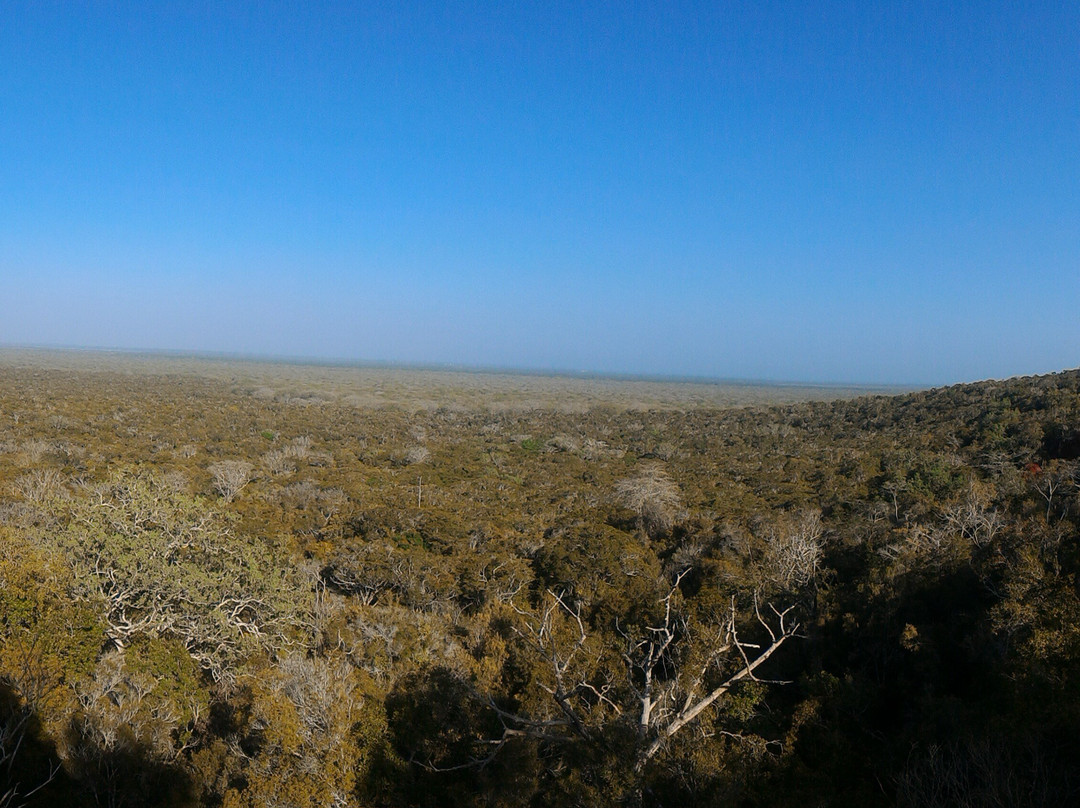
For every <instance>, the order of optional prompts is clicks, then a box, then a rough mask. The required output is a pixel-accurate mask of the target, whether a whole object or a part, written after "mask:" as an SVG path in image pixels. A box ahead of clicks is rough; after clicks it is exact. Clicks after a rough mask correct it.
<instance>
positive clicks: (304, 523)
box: [0, 352, 1080, 808]
mask: <svg viewBox="0 0 1080 808" xmlns="http://www.w3.org/2000/svg"><path fill="white" fill-rule="evenodd" d="M860 392H863V393H865V391H851V390H847V391H841V390H834V391H823V390H819V389H813V388H805V389H800V388H750V387H738V386H729V387H721V386H712V385H706V384H687V385H676V384H668V385H664V384H660V383H636V382H612V381H604V380H566V379H554V378H551V379H549V378H545V377H523V378H518V379H515V378H514V377H510V376H500V375H497V374H452V373H448V372H444V371H439V372H428V373H424V372H418V371H413V372H406V371H392V370H390V369H385V368H384V369H368V370H364V371H360V370H356V369H346V368H315V367H308V368H303V367H300V368H288V367H286V366H283V365H257V364H244V363H227V362H202V363H200V362H193V361H189V360H179V359H176V360H164V359H152V360H135V359H130V358H124V357H113V358H111V359H110V358H107V357H106V358H102V357H100V356H98V357H94V356H91V357H89V358H87V357H82V358H80V357H77V356H75V355H71V356H68V355H64V354H35V353H32V352H8V353H6V354H5V355H4V356H3V357H2V361H0V808H7V807H8V806H20V805H29V806H53V805H57V806H59V805H65V806H66V805H100V806H141V805H153V806H159V805H160V806H223V807H224V806H228V807H229V808H232V807H233V806H298V807H299V806H387V807H388V808H390V807H392V806H411V805H421V806H443V805H446V806H450V805H470V804H476V805H488V806H491V805H496V806H497V805H507V806H510V805H515V806H516V805H534V806H573V805H630V806H660V805H678V806H694V805H741V806H807V805H820V806H826V805H828V806H893V805H899V806H911V807H913V808H914V807H915V806H926V807H927V808H929V807H930V806H946V805H958V806H968V805H970V806H976V805H979V806H990V805H994V806H996V805H1001V806H1063V805H1070V804H1077V802H1078V801H1080V776H1078V775H1077V774H1076V766H1075V762H1076V761H1077V760H1080V578H1078V573H1080V541H1078V537H1080V372H1077V371H1072V372H1067V373H1062V374H1057V375H1052V376H1043V377H1030V378H1018V379H1011V380H1008V381H1000V382H982V383H978V384H968V385H960V386H955V387H948V388H942V389H937V390H930V391H921V392H914V393H905V394H896V395H889V396H885V395H866V394H864V395H858V393H860Z"/></svg>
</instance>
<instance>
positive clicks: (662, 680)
mask: <svg viewBox="0 0 1080 808" xmlns="http://www.w3.org/2000/svg"><path fill="white" fill-rule="evenodd" d="M685 575H686V572H684V573H682V574H680V575H679V576H677V577H676V580H675V582H674V584H673V585H672V587H671V589H670V590H669V591H668V593H667V594H666V595H665V596H664V597H663V598H661V600H660V601H659V604H658V605H659V606H660V607H661V612H662V613H661V615H660V617H659V619H658V620H657V621H656V623H655V624H654V625H646V626H645V627H644V628H641V629H638V630H630V629H623V628H620V629H619V633H620V634H621V636H622V637H623V640H624V648H623V650H622V652H621V653H620V654H619V657H618V659H617V660H615V659H613V658H611V657H610V655H609V654H607V652H606V649H605V648H604V647H603V646H602V645H601V644H600V643H599V642H597V641H596V640H594V638H593V637H592V636H591V635H590V632H589V629H588V627H587V625H586V622H585V620H584V618H583V606H582V604H581V603H574V602H572V601H570V599H569V598H568V597H567V596H566V595H564V594H562V593H558V592H553V591H551V590H549V591H548V592H547V593H546V595H545V597H544V600H543V602H542V604H541V606H540V608H539V610H522V609H518V610H517V613H518V615H519V616H520V618H521V619H520V622H519V624H518V626H517V628H516V629H515V631H516V632H517V634H518V636H519V637H520V638H521V639H522V640H523V641H524V643H525V645H526V647H528V648H529V649H531V651H532V653H533V655H534V658H535V662H536V663H537V667H536V671H537V673H536V675H535V677H534V682H535V686H536V687H537V688H539V690H540V691H541V693H543V694H544V696H545V698H544V699H541V700H540V702H539V703H538V704H537V707H536V709H534V710H533V711H532V712H526V711H524V710H508V709H504V708H503V707H502V706H500V704H499V703H498V702H497V701H496V700H495V699H494V698H488V699H487V705H488V707H490V708H491V709H492V710H493V711H494V712H495V714H496V715H497V716H498V718H499V720H500V721H501V722H502V726H503V733H502V736H501V737H499V738H495V739H491V740H488V741H486V742H485V743H484V746H483V750H484V752H485V753H484V754H482V755H478V756H477V757H476V758H474V759H472V760H470V761H468V762H466V763H463V764H460V765H459V766H458V767H456V768H464V767H468V766H476V765H485V764H486V763H487V762H488V761H490V760H491V759H492V758H493V757H494V756H495V755H496V754H497V753H498V752H499V750H500V749H501V748H502V747H503V746H504V745H505V744H506V743H508V742H510V741H512V740H513V739H515V738H521V737H524V738H532V739H534V740H538V741H541V742H548V743H556V744H559V743H565V742H568V741H571V740H573V739H578V740H581V741H584V742H586V743H593V742H599V739H600V737H601V736H602V735H603V732H604V727H605V726H606V725H607V724H609V723H611V722H620V723H627V722H631V723H632V725H633V727H634V730H635V736H636V738H637V741H636V747H635V750H634V752H633V768H634V771H635V772H641V771H642V770H643V769H644V768H645V767H646V765H648V763H649V762H650V761H651V760H652V759H653V758H654V757H656V755H657V754H659V753H660V752H661V751H662V750H663V749H665V748H666V746H667V745H668V744H669V743H670V742H671V740H672V739H673V738H674V737H676V736H677V735H680V734H681V733H683V732H684V731H685V730H686V728H687V727H690V726H693V725H694V724H695V723H696V722H699V721H700V720H701V719H702V717H703V716H704V715H706V714H707V713H708V712H709V711H710V710H711V709H713V708H714V707H715V706H716V705H717V704H718V703H719V702H721V700H722V699H723V698H724V697H725V696H726V695H727V694H728V693H729V692H731V690H732V688H734V687H735V686H736V685H738V684H739V683H740V682H742V681H745V680H750V681H758V682H771V683H778V682H777V681H776V680H769V679H759V678H758V670H759V669H760V667H761V666H762V665H763V664H764V663H765V662H766V661H767V660H769V659H770V658H771V657H772V656H773V655H774V654H776V652H777V651H778V650H779V649H780V647H781V646H782V645H783V644H784V643H785V642H787V641H788V640H789V639H791V638H792V637H795V636H798V634H797V632H798V629H799V624H798V623H797V622H795V621H793V620H792V619H791V612H792V609H793V607H788V608H785V609H782V610H781V609H777V608H775V607H774V606H773V605H772V604H767V605H766V606H765V607H764V608H762V607H761V606H760V604H758V603H757V602H755V603H754V604H753V615H754V617H753V620H754V621H756V625H757V626H758V633H759V634H760V635H761V636H760V637H759V638H758V639H759V640H761V641H759V642H751V641H750V640H749V639H746V638H744V637H743V636H742V630H741V629H740V627H739V615H738V609H737V604H736V602H735V598H734V597H732V599H731V600H730V603H729V606H728V608H727V610H726V611H725V613H724V614H723V615H722V616H721V617H720V619H719V620H717V621H715V622H713V623H711V624H702V623H698V622H694V621H691V620H690V619H688V618H687V617H685V616H684V615H682V614H681V612H680V609H679V605H680V604H681V594H680V590H679V583H680V582H681V580H682V578H683V576H685ZM545 702H546V704H547V707H548V709H544V708H543V706H542V705H543V704H544V703H545Z"/></svg>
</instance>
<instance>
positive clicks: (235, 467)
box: [210, 460, 254, 502]
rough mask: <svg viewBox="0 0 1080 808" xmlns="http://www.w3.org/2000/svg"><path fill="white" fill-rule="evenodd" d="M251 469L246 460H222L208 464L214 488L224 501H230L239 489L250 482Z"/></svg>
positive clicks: (252, 468)
mask: <svg viewBox="0 0 1080 808" xmlns="http://www.w3.org/2000/svg"><path fill="white" fill-rule="evenodd" d="M253 470H254V467H253V466H252V465H251V463H248V462H247V461H246V460H222V461H220V462H218V463H214V464H213V465H211V466H210V474H211V475H212V476H213V478H214V489H215V490H216V491H217V492H218V493H219V494H221V496H222V497H224V499H225V501H226V502H232V501H233V499H234V498H235V497H236V495H237V494H239V493H240V490H241V489H242V488H243V487H244V486H245V485H247V484H248V483H249V482H251V472H252V471H253Z"/></svg>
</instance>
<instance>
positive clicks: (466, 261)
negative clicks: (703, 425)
mask: <svg viewBox="0 0 1080 808" xmlns="http://www.w3.org/2000/svg"><path fill="white" fill-rule="evenodd" d="M0 65H2V66H3V67H2V68H0V343H5V344H34V345H69V346H96V347H117V348H132V349H170V350H180V351H222V352H241V353H254V354H272V355H288V356H308V357H327V358H337V359H352V360H375V361H390V362H406V363H416V362H421V363H458V364H467V365H484V366H508V367H521V368H534V369H565V370H588V371H601V372H605V371H606V372H631V373H652V374H670V375H702V376H715V377H726V378H748V379H774V380H790V381H834V382H835V381H848V382H866V383H883V382H885V383H890V382H891V383H910V384H940V383H947V382H954V381H964V380H972V379H978V378H985V377H1000V376H1009V375H1015V374H1026V373H1037V372H1046V371H1053V370H1060V369H1062V368H1066V367H1073V366H1076V365H1078V364H1080V4H1078V3H1076V2H1075V0H1067V1H1066V2H1056V3H1041V2H1023V3H1017V2H1001V3H997V2H986V1H984V0H980V1H979V2H969V3H942V2H905V3H866V2H855V1H852V2H844V3H840V2H821V1H819V0H815V2H805V3H801V2H776V3H764V2H746V3H725V2H705V3H676V2H664V3H635V2H615V3H603V4H599V3H597V4H583V3H554V2H542V3H541V2H536V3H531V2H522V3H516V2H515V3H489V4H488V3H457V2H440V3H435V2H431V3H399V2H386V3H368V2H359V1H357V2H348V3H328V4H323V3H315V2H294V3H273V2H260V3H246V2H245V3H239V2H238V3H222V2H207V3H198V2H175V3H148V2H147V3H144V2H129V3H106V2H93V3H73V2H63V3H51V2H20V1H19V0H8V2H5V3H4V4H3V6H2V8H0Z"/></svg>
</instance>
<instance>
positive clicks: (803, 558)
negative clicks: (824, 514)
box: [765, 511, 822, 589]
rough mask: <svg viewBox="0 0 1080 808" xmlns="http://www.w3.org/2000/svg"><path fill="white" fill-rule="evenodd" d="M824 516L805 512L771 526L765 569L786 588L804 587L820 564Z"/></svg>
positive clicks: (768, 535)
mask: <svg viewBox="0 0 1080 808" xmlns="http://www.w3.org/2000/svg"><path fill="white" fill-rule="evenodd" d="M821 532H822V531H821V514H820V513H817V512H816V511H805V512H802V513H799V514H796V515H795V516H793V517H791V518H789V519H785V520H782V521H781V523H780V524H778V525H774V526H772V527H771V528H770V529H769V531H768V533H767V535H766V537H765V568H766V571H767V574H768V576H769V577H770V578H771V579H772V580H773V582H774V583H777V584H779V585H780V586H782V587H784V588H785V589H794V588H798V587H802V586H805V585H806V584H808V583H810V581H811V580H813V578H814V576H815V575H816V574H817V572H818V568H819V567H820V565H821V556H822V549H821Z"/></svg>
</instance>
